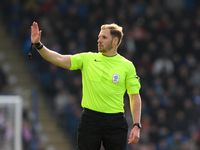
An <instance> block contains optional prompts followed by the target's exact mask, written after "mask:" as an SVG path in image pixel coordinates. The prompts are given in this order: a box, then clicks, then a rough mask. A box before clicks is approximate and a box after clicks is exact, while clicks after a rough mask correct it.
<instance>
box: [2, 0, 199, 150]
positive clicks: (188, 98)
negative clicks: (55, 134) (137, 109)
mask: <svg viewBox="0 0 200 150" xmlns="http://www.w3.org/2000/svg"><path fill="white" fill-rule="evenodd" d="M1 6H3V7H2V8H1V10H2V11H1V13H3V14H4V20H5V23H6V25H7V27H8V30H9V31H10V32H11V33H12V34H13V37H14V38H15V39H16V40H17V41H18V42H19V44H20V45H21V47H22V49H23V51H21V53H22V54H24V57H27V54H28V52H29V47H30V44H31V41H30V26H31V24H32V22H33V21H37V22H38V23H39V27H40V29H41V30H42V31H43V32H42V43H44V45H45V46H47V47H48V48H50V49H52V50H54V51H57V52H59V53H62V54H76V53H80V52H84V51H92V52H96V51H97V37H98V33H99V31H100V26H101V25H102V24H105V23H113V22H114V23H117V24H119V25H120V26H122V27H123V31H124V38H123V42H122V43H121V45H120V47H119V48H118V53H119V54H121V55H123V56H124V57H126V58H128V59H129V60H130V61H132V62H133V63H134V65H135V67H136V70H137V73H138V76H139V77H140V78H141V85H142V88H141V91H140V92H141V97H142V126H143V128H142V130H141V139H140V141H139V143H137V144H134V145H129V146H128V150H131V149H134V150H200V61H199V57H200V36H199V31H200V1H198V0H151V1H149V0H107V1H102V0H37V1H35V0H6V1H5V0H4V1H3V2H1ZM31 67H32V69H33V70H34V71H35V76H36V78H37V79H38V81H39V82H40V83H41V85H42V87H43V89H44V92H45V93H46V96H47V102H49V106H50V107H51V109H52V110H55V111H54V112H55V116H56V118H58V119H57V121H58V125H59V126H60V127H61V128H62V129H63V130H64V131H65V132H66V134H68V135H69V134H70V135H71V139H72V141H74V144H75V140H76V130H77V125H78V121H79V117H80V113H81V110H82V109H81V106H80V102H81V95H82V93H81V88H82V85H81V73H80V71H69V70H65V69H63V68H59V67H56V66H54V65H52V64H50V63H48V62H47V61H45V60H43V59H42V58H41V56H40V55H39V54H38V53H37V52H36V51H34V52H33V59H32V60H31ZM124 103H125V110H126V112H125V113H126V118H127V121H128V123H129V126H130V129H131V128H132V118H131V116H130V110H129V101H128V97H127V95H125V101H124Z"/></svg>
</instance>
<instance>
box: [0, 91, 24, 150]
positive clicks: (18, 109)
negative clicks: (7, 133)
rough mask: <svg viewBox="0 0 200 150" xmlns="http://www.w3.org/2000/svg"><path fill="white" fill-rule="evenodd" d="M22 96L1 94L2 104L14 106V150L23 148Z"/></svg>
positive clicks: (0, 102) (0, 103)
mask: <svg viewBox="0 0 200 150" xmlns="http://www.w3.org/2000/svg"><path fill="white" fill-rule="evenodd" d="M22 102H23V101H22V98H21V97H20V96H10V95H8V96H7V95H0V106H4V105H13V106H14V115H13V116H14V131H13V132H14V133H13V134H14V137H13V138H14V139H13V145H14V149H13V150H22V109H23V107H22V105H23V104H22Z"/></svg>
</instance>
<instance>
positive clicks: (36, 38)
mask: <svg viewBox="0 0 200 150" xmlns="http://www.w3.org/2000/svg"><path fill="white" fill-rule="evenodd" d="M41 33H42V30H40V31H39V27H38V24H37V22H35V21H34V22H33V25H32V26H31V42H32V43H33V44H35V43H39V42H40V38H41Z"/></svg>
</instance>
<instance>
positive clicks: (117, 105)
mask: <svg viewBox="0 0 200 150" xmlns="http://www.w3.org/2000/svg"><path fill="white" fill-rule="evenodd" d="M70 58H71V68H70V70H77V69H80V70H81V72H82V86H83V97H82V102H81V105H82V107H83V108H88V109H91V110H94V111H98V112H103V113H119V112H124V94H125V92H126V90H127V93H128V94H137V93H139V90H140V82H139V79H138V77H137V75H136V71H135V67H134V65H133V64H132V62H130V61H128V60H127V59H125V58H124V57H122V56H121V55H119V54H117V55H115V56H113V57H107V56H104V55H102V54H101V53H92V52H87V53H80V54H76V55H71V56H70Z"/></svg>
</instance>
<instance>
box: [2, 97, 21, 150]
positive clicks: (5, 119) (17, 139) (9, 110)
mask: <svg viewBox="0 0 200 150" xmlns="http://www.w3.org/2000/svg"><path fill="white" fill-rule="evenodd" d="M22 102H23V101H22V98H21V97H20V96H10V95H9V96H7V95H0V139H1V140H0V149H2V150H22V109H23V107H22V105H23V104H22Z"/></svg>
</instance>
